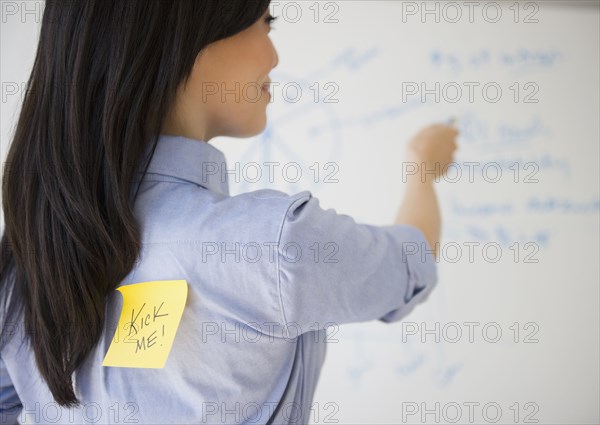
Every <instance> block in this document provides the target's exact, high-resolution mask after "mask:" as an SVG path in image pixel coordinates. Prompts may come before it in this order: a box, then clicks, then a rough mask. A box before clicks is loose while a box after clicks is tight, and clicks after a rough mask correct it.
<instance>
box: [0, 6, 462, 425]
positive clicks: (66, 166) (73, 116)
mask: <svg viewBox="0 0 600 425" xmlns="http://www.w3.org/2000/svg"><path fill="white" fill-rule="evenodd" d="M268 6H269V1H268V0H259V1H248V0H239V1H228V2H214V1H201V0H191V1H190V0H187V1H186V0H174V1H168V2H167V1H160V0H128V1H126V2H123V1H120V0H119V1H117V0H103V1H98V2H91V1H65V0H60V1H56V0H52V1H50V0H48V1H47V2H46V6H45V10H44V15H43V21H42V28H41V33H40V41H39V47H38V51H37V55H36V58H35V63H34V65H33V70H32V74H31V76H30V79H29V83H28V84H29V85H28V92H27V95H26V97H25V99H24V104H23V107H22V111H21V114H20V117H19V120H18V124H17V127H16V132H15V135H14V138H13V140H12V143H11V146H10V151H9V153H8V157H7V159H6V162H7V165H8V166H7V167H6V169H5V170H4V172H3V182H2V190H3V192H2V193H3V211H4V217H5V230H4V232H3V237H2V258H1V268H0V271H1V273H2V274H1V280H0V291H1V295H2V297H1V300H2V302H1V303H0V313H1V315H0V317H1V323H2V328H1V332H2V334H1V339H0V341H1V345H0V378H1V379H0V414H1V415H2V420H3V422H2V423H5V422H6V423H10V422H12V421H15V420H16V419H17V418H19V419H20V420H25V419H26V420H28V421H30V422H46V421H47V422H61V423H62V422H66V421H70V422H71V423H83V422H94V423H108V422H111V423H112V422H115V423H116V422H121V421H124V420H126V419H127V420H129V421H130V420H133V421H135V422H137V423H232V422H246V421H250V422H252V423H281V422H285V423H305V422H307V421H308V415H309V411H310V405H311V401H312V397H313V393H314V390H315V387H316V383H317V380H318V376H319V372H320V368H321V366H322V363H323V360H324V358H325V347H326V345H325V343H326V328H327V327H329V326H337V325H339V324H343V323H351V322H360V321H367V320H376V319H378V320H381V321H384V322H392V321H398V320H400V319H401V318H402V317H404V316H406V315H407V314H408V313H409V312H410V311H411V310H412V308H413V307H414V306H415V305H416V304H418V303H420V302H422V301H423V300H424V299H425V298H426V297H427V295H428V294H429V292H430V291H431V289H432V288H433V286H434V285H435V283H436V282H437V274H436V265H435V262H434V260H435V259H434V256H433V255H432V252H435V251H431V250H430V248H431V247H435V246H436V244H437V243H438V239H439V228H440V219H439V210H438V206H437V202H436V197H435V193H434V188H433V177H434V176H429V177H427V178H421V176H420V174H419V173H417V174H415V175H412V176H410V179H409V182H408V184H407V187H406V193H405V197H404V200H403V202H402V204H401V207H400V210H399V212H398V218H397V222H396V224H394V225H389V226H371V225H366V224H358V223H356V222H355V221H354V220H353V219H352V218H351V217H349V216H347V215H343V214H337V213H336V212H335V210H332V209H329V210H323V209H322V208H320V206H319V201H318V200H317V199H316V198H315V197H313V196H312V194H311V193H310V192H308V191H303V192H300V193H297V194H295V195H288V194H286V193H283V192H280V191H275V190H258V191H254V192H250V193H246V194H241V195H238V196H233V197H232V196H229V188H228V181H227V174H226V173H224V172H223V171H224V170H226V169H227V164H226V161H225V157H224V155H223V153H222V152H221V151H219V150H218V149H217V148H215V147H213V146H212V145H210V144H209V143H208V142H209V141H210V140H212V139H213V138H214V137H217V136H232V137H250V136H253V135H256V134H259V133H260V132H261V131H262V130H263V129H264V127H265V122H266V107H267V105H268V103H269V102H268V99H269V96H268V94H267V90H266V87H265V85H267V84H268V83H269V81H270V77H269V72H270V71H271V70H272V69H273V68H274V67H275V66H276V65H277V63H278V57H277V53H276V51H275V49H274V47H273V44H272V43H271V40H270V38H269V30H270V23H271V21H272V19H273V17H271V15H270V14H269V10H268ZM236 83H237V84H238V85H237V86H236ZM252 85H253V86H255V87H256V88H257V90H256V92H257V93H258V94H259V96H258V98H256V97H253V98H250V97H249V96H246V95H241V96H240V97H239V98H238V99H235V96H231V95H224V96H221V94H222V91H224V90H225V88H226V89H227V90H229V91H230V90H231V89H232V87H238V90H240V91H243V93H249V92H250V90H249V89H248V87H249V86H252ZM209 87H210V90H209ZM263 88H265V90H262V89H263ZM215 89H216V90H215ZM455 137H456V131H455V130H454V129H452V128H450V127H447V126H443V125H434V126H431V127H428V128H426V129H425V130H423V131H422V132H420V133H419V134H418V135H417V136H416V137H415V138H414V139H413V140H412V141H411V143H410V144H409V149H408V152H407V153H408V155H409V156H408V159H409V160H410V161H412V162H414V163H415V164H418V165H419V166H426V167H427V168H428V169H433V168H435V165H437V166H438V168H437V169H438V175H441V174H442V171H441V170H443V169H444V165H446V164H448V163H449V162H450V161H451V160H452V153H453V151H454V149H455V148H456V145H455V141H454V139H455ZM440 165H441V167H440ZM290 246H292V247H294V248H295V251H294V252H290V251H289V250H288V249H287V248H289V247H290ZM240 247H243V248H244V250H242V251H239V248H240ZM315 247H316V248H315ZM247 248H251V249H253V251H252V254H250V255H249V254H248V252H249V251H248V250H247ZM284 248H285V249H284ZM428 251H429V252H428ZM299 253H301V255H298V254H299ZM240 254H241V255H240ZM257 254H258V255H257ZM316 254H320V255H316ZM240 257H241V260H240ZM292 257H293V258H292ZM173 280H185V282H186V285H187V298H186V301H185V309H184V311H183V314H182V316H181V321H180V322H179V324H178V327H177V328H176V334H175V337H174V341H173V343H172V346H171V347H170V350H169V352H168V360H167V361H166V363H165V364H164V367H162V368H160V367H159V368H145V367H135V366H134V367H111V366H103V360H104V359H105V357H106V355H107V351H108V350H109V347H110V346H111V341H112V339H113V336H114V335H116V330H117V329H116V328H117V322H118V321H119V318H120V317H121V313H122V311H121V310H122V307H123V301H122V299H121V296H120V295H119V294H117V291H115V289H117V288H121V289H123V288H125V287H126V286H128V285H131V284H135V283H141V282H149V281H161V282H163V283H164V282H171V281H173ZM123 310H124V309H123ZM123 314H125V313H123ZM155 318H156V311H155ZM134 322H135V320H134V319H133V318H132V320H131V322H130V324H133V323H134ZM130 366H131V365H130ZM48 406H51V407H52V409H48V408H47V407H48ZM19 415H20V416H19ZM24 416H27V417H26V418H24Z"/></svg>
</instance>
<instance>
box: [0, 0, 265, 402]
mask: <svg viewBox="0 0 600 425" xmlns="http://www.w3.org/2000/svg"><path fill="white" fill-rule="evenodd" d="M268 6H269V0H227V1H215V0H169V1H164V0H127V1H123V0H102V1H92V0H89V1H87V0H47V2H46V5H45V9H44V14H43V20H42V26H41V32H40V39H39V45H38V49H37V52H36V56H35V62H34V65H33V69H32V72H31V75H30V77H29V80H28V84H27V92H26V94H25V96H24V101H23V106H22V109H21V113H20V116H19V119H18V122H17V125H16V129H15V133H14V136H13V138H12V141H11V144H10V149H9V152H8V156H7V158H6V167H5V168H4V170H3V179H2V198H3V203H2V208H3V211H4V221H5V230H4V234H3V236H2V253H1V256H0V257H1V259H0V273H1V274H0V295H1V297H0V303H1V304H0V324H1V326H0V349H1V348H2V345H3V344H4V343H6V342H7V341H8V339H9V337H10V335H9V331H10V332H11V334H12V332H14V329H15V325H17V326H21V325H24V334H25V335H27V336H28V342H29V343H30V344H31V348H32V350H33V352H34V354H35V359H36V362H37V365H38V368H39V370H40V373H41V375H42V376H43V378H44V379H45V381H46V382H47V384H48V386H49V388H50V390H51V392H52V394H53V396H54V398H55V400H56V401H57V403H59V404H61V405H64V406H73V405H76V404H77V403H78V400H77V398H76V396H75V392H74V389H73V386H72V381H71V376H72V373H73V372H74V371H75V370H76V369H77V367H78V366H79V365H80V364H81V363H82V362H83V361H84V360H85V358H86V356H87V355H88V354H89V352H90V351H91V350H92V349H93V348H94V346H95V345H96V344H97V342H98V340H99V338H100V336H101V334H102V331H103V328H104V320H105V317H104V311H105V310H104V308H105V305H104V304H105V300H106V296H107V295H108V294H109V293H110V292H111V291H112V290H114V289H115V288H116V287H117V286H118V284H119V283H120V282H121V281H122V279H123V278H124V277H125V276H126V275H127V274H128V273H129V272H130V270H131V269H132V267H133V265H134V263H135V261H136V259H137V257H138V255H139V253H140V250H141V240H140V232H139V229H138V226H137V223H136V221H135V218H134V215H133V205H132V198H131V196H130V195H131V194H132V193H133V192H132V190H135V189H136V188H135V187H133V186H134V181H135V180H134V177H135V172H136V170H138V165H139V162H140V158H142V155H143V153H144V152H145V151H146V149H147V147H148V146H150V147H153V146H155V145H156V141H157V138H158V135H159V134H160V129H161V125H162V122H163V120H164V118H165V115H166V113H167V111H168V110H169V107H170V105H171V103H172V102H173V101H174V99H175V96H176V92H177V89H178V87H179V86H180V84H182V83H183V82H185V81H186V80H187V78H188V77H189V75H190V73H191V71H192V68H193V65H194V62H195V60H196V57H197V55H198V54H199V53H200V52H201V51H202V50H203V49H204V48H205V47H206V46H207V45H208V44H210V43H212V42H215V41H218V40H220V39H223V38H227V37H229V36H232V35H235V34H237V33H238V32H241V31H243V30H244V29H246V28H248V27H249V26H251V25H252V24H254V23H255V22H256V21H257V20H258V19H259V18H260V17H261V16H262V15H263V13H264V12H265V11H266V10H267V8H268ZM150 159H151V157H149V158H147V159H146V158H144V164H142V168H143V169H144V171H145V170H146V167H147V165H148V162H149V161H150ZM136 193H137V190H136ZM9 295H10V296H9ZM21 313H23V315H22V321H21V320H19V321H18V322H17V317H21ZM9 325H10V326H9Z"/></svg>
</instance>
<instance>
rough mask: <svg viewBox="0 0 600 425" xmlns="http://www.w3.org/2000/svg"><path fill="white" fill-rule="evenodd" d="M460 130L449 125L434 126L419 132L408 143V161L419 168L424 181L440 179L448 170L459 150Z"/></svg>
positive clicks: (419, 173)
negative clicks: (457, 142) (456, 151)
mask: <svg viewBox="0 0 600 425" xmlns="http://www.w3.org/2000/svg"><path fill="white" fill-rule="evenodd" d="M457 135H458V130H457V129H456V128H454V127H452V126H449V125H443V124H433V125H430V126H428V127H425V128H423V129H422V130H421V131H419V132H418V133H417V134H416V135H415V136H414V137H413V139H412V140H411V141H410V142H409V143H408V146H407V152H406V157H407V161H408V162H411V163H414V165H415V166H417V167H418V169H419V172H418V173H417V174H418V175H420V176H421V177H422V178H423V180H425V177H427V178H430V177H432V178H438V177H441V176H443V175H444V174H445V173H446V171H447V170H448V165H449V164H450V163H451V162H452V161H453V157H454V151H455V150H456V149H457V147H458V146H457V144H456V136H457Z"/></svg>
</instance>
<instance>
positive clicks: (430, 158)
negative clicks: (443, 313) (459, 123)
mask: <svg viewBox="0 0 600 425" xmlns="http://www.w3.org/2000/svg"><path fill="white" fill-rule="evenodd" d="M457 134H458V131H457V130H456V129H455V128H454V127H451V126H446V125H440V124H435V125H432V126H429V127H426V128H425V129H423V130H421V131H420V132H419V133H418V134H417V135H416V136H415V137H414V138H413V140H412V141H411V142H410V143H409V144H408V147H407V160H408V161H407V162H406V163H405V166H404V167H403V172H406V173H407V175H406V176H405V177H406V191H405V193H404V198H403V199H402V203H401V205H400V208H399V210H398V213H397V216H396V222H395V223H396V224H408V225H412V226H415V227H417V228H419V229H420V230H421V231H422V232H423V234H424V235H425V238H426V239H427V242H428V243H429V245H430V247H431V248H432V249H433V251H434V252H435V256H436V258H437V256H438V252H437V248H438V244H439V239H440V229H441V217H440V209H439V205H438V201H437V196H436V193H435V188H434V183H435V180H436V178H439V177H440V176H442V175H444V174H445V172H446V171H447V165H448V164H449V163H451V162H452V160H453V155H454V151H455V150H456V148H457V145H456V136H457Z"/></svg>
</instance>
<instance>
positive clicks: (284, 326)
mask: <svg viewBox="0 0 600 425" xmlns="http://www.w3.org/2000/svg"><path fill="white" fill-rule="evenodd" d="M300 195H302V196H300ZM305 196H306V199H310V198H312V194H311V192H310V191H308V190H303V191H302V192H299V193H297V194H296V195H293V197H294V198H295V199H294V200H293V201H292V202H290V203H289V205H288V206H287V208H286V209H285V211H284V212H283V216H282V217H281V222H280V223H279V232H278V235H277V255H276V259H275V264H276V266H275V272H276V274H277V296H278V297H279V308H280V309H281V316H282V318H283V323H282V327H283V329H284V333H285V334H286V336H287V337H288V338H289V333H288V329H287V318H286V316H285V310H284V308H283V297H282V296H281V265H280V261H279V257H280V255H279V254H280V251H279V245H280V244H281V235H282V233H283V224H284V223H285V217H286V216H287V213H288V211H289V210H290V208H292V206H293V205H294V204H295V203H296V202H297V201H298V199H302V198H304V197H305Z"/></svg>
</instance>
